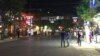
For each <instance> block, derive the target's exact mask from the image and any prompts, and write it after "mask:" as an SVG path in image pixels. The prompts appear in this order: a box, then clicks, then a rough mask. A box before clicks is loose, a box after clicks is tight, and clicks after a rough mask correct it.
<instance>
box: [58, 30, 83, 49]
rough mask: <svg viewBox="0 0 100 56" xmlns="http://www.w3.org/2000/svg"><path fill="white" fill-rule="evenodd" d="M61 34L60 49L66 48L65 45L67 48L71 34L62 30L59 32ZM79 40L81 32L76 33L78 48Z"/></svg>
mask: <svg viewBox="0 0 100 56" xmlns="http://www.w3.org/2000/svg"><path fill="white" fill-rule="evenodd" d="M60 34H61V47H66V46H65V44H66V43H67V47H68V46H69V45H70V42H69V41H70V38H71V35H70V34H71V33H70V31H64V30H62V31H61V32H60ZM81 38H82V32H81V31H77V43H78V45H79V46H81Z"/></svg>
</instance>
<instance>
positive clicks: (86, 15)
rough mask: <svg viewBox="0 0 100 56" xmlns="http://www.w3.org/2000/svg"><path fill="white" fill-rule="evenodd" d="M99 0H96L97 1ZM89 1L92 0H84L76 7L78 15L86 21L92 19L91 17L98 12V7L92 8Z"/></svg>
mask: <svg viewBox="0 0 100 56" xmlns="http://www.w3.org/2000/svg"><path fill="white" fill-rule="evenodd" d="M99 1H100V0H96V2H99ZM89 2H90V0H82V1H81V2H80V4H79V6H78V7H77V8H76V9H77V14H78V16H79V17H80V18H81V19H83V20H85V21H91V20H92V19H91V18H93V16H94V15H95V14H96V13H97V11H96V8H90V5H89Z"/></svg>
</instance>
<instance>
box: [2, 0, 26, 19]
mask: <svg viewBox="0 0 100 56" xmlns="http://www.w3.org/2000/svg"><path fill="white" fill-rule="evenodd" d="M24 5H25V0H0V12H1V13H0V14H1V15H2V17H5V16H12V15H19V13H20V12H21V11H22V10H23V9H24Z"/></svg>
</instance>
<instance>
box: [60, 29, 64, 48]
mask: <svg viewBox="0 0 100 56" xmlns="http://www.w3.org/2000/svg"><path fill="white" fill-rule="evenodd" d="M64 35H65V32H64V30H62V31H61V47H62V45H63V46H64V47H65V39H64Z"/></svg>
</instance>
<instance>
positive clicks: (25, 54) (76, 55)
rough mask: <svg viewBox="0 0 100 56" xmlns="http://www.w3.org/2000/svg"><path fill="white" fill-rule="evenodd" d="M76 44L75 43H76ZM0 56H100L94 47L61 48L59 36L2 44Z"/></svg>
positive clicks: (0, 45)
mask: <svg viewBox="0 0 100 56" xmlns="http://www.w3.org/2000/svg"><path fill="white" fill-rule="evenodd" d="M74 44H75V43H74ZM0 56H100V52H98V51H96V50H95V49H94V48H80V47H78V46H73V45H71V46H70V47H66V48H61V47H60V39H59V38H41V39H40V38H37V37H35V38H33V37H31V38H29V39H28V40H16V41H12V42H6V43H1V44H0Z"/></svg>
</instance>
